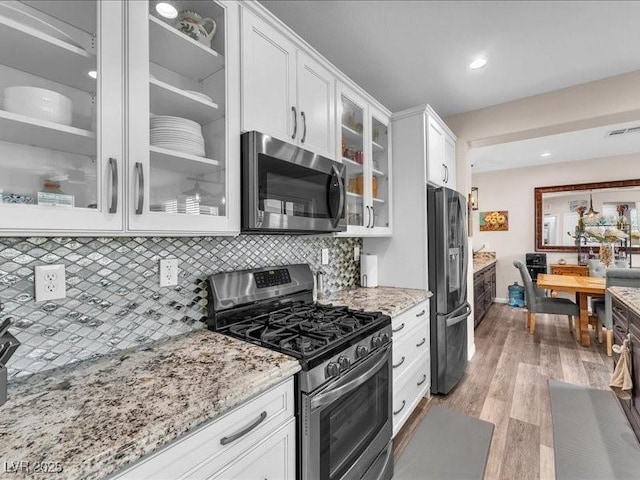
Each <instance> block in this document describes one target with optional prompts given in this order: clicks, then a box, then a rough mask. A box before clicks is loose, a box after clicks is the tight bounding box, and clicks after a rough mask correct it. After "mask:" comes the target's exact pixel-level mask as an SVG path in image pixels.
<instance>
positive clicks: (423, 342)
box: [416, 337, 427, 347]
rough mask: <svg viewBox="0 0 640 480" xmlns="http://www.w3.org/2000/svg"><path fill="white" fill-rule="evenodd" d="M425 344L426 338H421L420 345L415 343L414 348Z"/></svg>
mask: <svg viewBox="0 0 640 480" xmlns="http://www.w3.org/2000/svg"><path fill="white" fill-rule="evenodd" d="M425 343H427V337H423V338H422V340H421V341H420V343H416V347H421V346H422V345H424V344H425Z"/></svg>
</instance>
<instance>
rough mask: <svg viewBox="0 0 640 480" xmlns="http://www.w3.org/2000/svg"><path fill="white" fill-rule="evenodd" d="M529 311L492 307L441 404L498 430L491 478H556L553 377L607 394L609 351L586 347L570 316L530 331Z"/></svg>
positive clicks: (436, 401) (542, 318)
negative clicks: (473, 348) (551, 398)
mask: <svg viewBox="0 0 640 480" xmlns="http://www.w3.org/2000/svg"><path fill="white" fill-rule="evenodd" d="M525 324H526V310H525V309H517V308H512V307H509V306H507V305H504V304H494V305H493V306H492V307H491V309H490V310H489V312H488V313H487V315H486V316H485V318H484V320H483V321H482V323H481V324H480V326H479V327H478V328H477V329H476V332H475V343H476V354H475V356H474V358H473V359H472V360H471V362H470V363H469V365H468V368H467V372H466V374H465V377H464V378H463V379H462V381H461V382H460V384H459V385H458V386H457V387H456V389H455V390H454V391H453V392H451V393H450V394H449V395H448V396H446V397H440V396H435V397H434V398H433V400H432V402H431V405H442V406H444V407H446V408H449V409H452V410H456V411H458V412H460V413H464V414H467V415H471V416H473V417H477V418H480V419H482V420H486V421H489V422H492V423H493V424H494V425H495V430H494V432H493V440H492V443H491V449H490V452H489V460H488V463H487V469H486V473H485V480H513V479H518V480H533V479H544V480H547V479H549V480H551V479H555V472H554V464H553V429H552V425H551V407H550V404H549V386H548V383H547V381H548V380H549V379H550V378H554V379H557V380H563V381H566V382H570V383H575V384H580V385H586V386H590V387H593V388H600V389H607V388H608V384H609V377H610V372H611V369H612V360H611V359H610V358H609V357H607V356H606V352H605V348H604V345H602V344H598V343H597V340H596V341H595V342H594V335H593V332H591V340H592V341H591V347H582V346H581V345H579V344H578V343H577V342H576V341H575V340H574V339H573V337H572V336H571V335H570V333H569V326H568V321H567V317H566V316H556V315H537V317H536V333H535V335H533V336H531V335H529V334H528V333H527V332H526V331H525Z"/></svg>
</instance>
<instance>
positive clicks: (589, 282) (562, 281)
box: [536, 273, 607, 347]
mask: <svg viewBox="0 0 640 480" xmlns="http://www.w3.org/2000/svg"><path fill="white" fill-rule="evenodd" d="M536 281H537V286H538V288H543V289H549V290H555V291H558V292H567V293H575V295H576V303H577V304H578V307H579V308H580V321H579V322H577V325H576V326H575V328H574V331H575V335H576V339H577V340H578V341H579V342H580V343H581V344H582V345H584V346H585V347H588V346H589V345H590V343H591V342H590V337H589V304H588V301H587V299H588V297H604V293H605V291H606V289H607V285H606V279H605V278H604V277H581V276H577V275H552V274H546V273H542V274H539V275H538V277H537V279H536Z"/></svg>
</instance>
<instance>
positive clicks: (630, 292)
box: [609, 287, 640, 315]
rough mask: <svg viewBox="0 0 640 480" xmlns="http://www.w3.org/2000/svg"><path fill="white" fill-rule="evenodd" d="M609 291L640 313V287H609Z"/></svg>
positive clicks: (637, 313) (636, 312)
mask: <svg viewBox="0 0 640 480" xmlns="http://www.w3.org/2000/svg"><path fill="white" fill-rule="evenodd" d="M609 291H610V292H611V294H612V295H613V296H615V297H616V298H617V299H618V300H620V301H621V302H622V303H624V304H625V305H626V306H627V307H629V308H630V309H631V310H633V312H634V313H635V314H636V315H640V288H636V287H609Z"/></svg>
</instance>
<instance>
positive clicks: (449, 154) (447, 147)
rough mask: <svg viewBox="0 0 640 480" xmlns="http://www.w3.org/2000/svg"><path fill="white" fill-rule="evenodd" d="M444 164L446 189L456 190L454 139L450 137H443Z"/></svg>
mask: <svg viewBox="0 0 640 480" xmlns="http://www.w3.org/2000/svg"><path fill="white" fill-rule="evenodd" d="M444 164H445V165H446V166H447V177H446V180H445V184H446V186H447V187H449V188H452V189H453V190H455V189H456V139H455V138H454V137H452V136H451V135H445V137H444Z"/></svg>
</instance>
